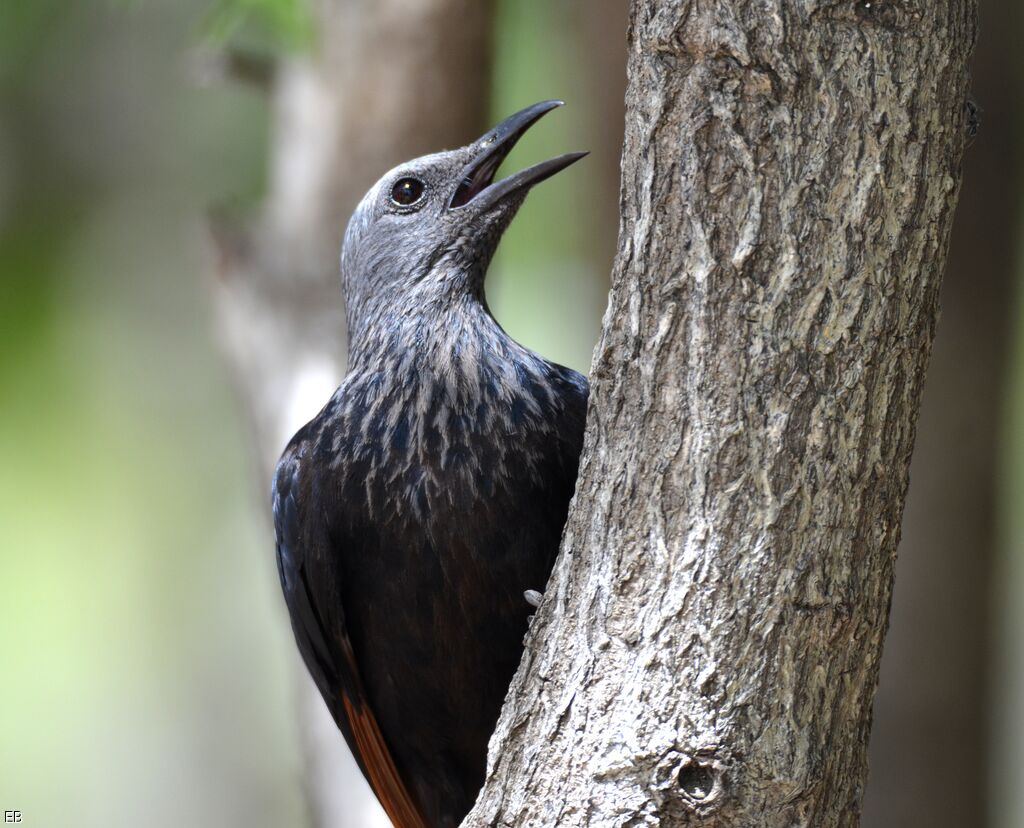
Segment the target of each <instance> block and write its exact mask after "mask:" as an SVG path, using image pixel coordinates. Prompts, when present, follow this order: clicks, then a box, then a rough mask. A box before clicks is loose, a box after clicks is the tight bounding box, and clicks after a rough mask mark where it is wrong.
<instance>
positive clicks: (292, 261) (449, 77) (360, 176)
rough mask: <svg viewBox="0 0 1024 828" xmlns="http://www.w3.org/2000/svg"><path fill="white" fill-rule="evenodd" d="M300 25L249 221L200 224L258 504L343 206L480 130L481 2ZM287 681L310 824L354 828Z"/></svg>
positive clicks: (332, 368)
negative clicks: (304, 39) (208, 245)
mask: <svg viewBox="0 0 1024 828" xmlns="http://www.w3.org/2000/svg"><path fill="white" fill-rule="evenodd" d="M315 15H316V21H315V22H316V27H315V28H316V33H317V43H316V46H315V48H314V49H313V50H312V51H311V52H310V53H309V54H306V55H300V56H294V57H290V58H288V59H286V60H283V61H282V63H281V65H279V66H277V67H274V69H273V71H261V72H259V73H258V76H259V82H260V83H261V84H264V83H266V84H269V85H270V94H271V96H272V97H271V100H272V131H273V143H272V147H271V171H270V180H269V192H268V194H267V198H266V201H265V203H264V205H263V207H262V209H261V211H260V215H259V216H258V217H257V218H256V220H255V221H253V222H252V223H250V224H248V225H246V226H244V227H240V226H238V225H236V224H231V223H226V222H224V221H217V222H216V226H215V235H216V239H217V242H218V252H219V261H218V267H217V276H218V278H217V280H216V282H215V293H216V298H217V309H218V322H219V328H220V332H221V333H222V335H223V338H224V341H225V344H226V346H227V350H228V353H229V355H230V356H231V358H232V361H233V364H234V365H235V367H236V369H237V371H236V375H237V380H238V383H237V384H238V388H239V392H240V394H241V397H242V399H243V402H244V410H245V412H246V414H247V415H248V416H249V417H250V420H251V426H252V431H253V434H254V449H255V452H256V455H257V457H258V463H259V469H260V472H261V475H260V479H261V480H262V481H263V483H262V485H261V486H260V496H261V498H263V499H264V502H265V498H266V497H267V496H268V495H267V493H268V492H269V485H270V484H269V480H270V474H271V471H272V469H273V465H274V463H275V462H276V460H277V457H278V456H279V454H280V452H281V450H282V449H283V448H284V445H285V443H286V441H287V440H288V438H289V437H290V436H291V435H292V433H293V432H294V431H295V430H296V429H297V428H298V427H299V426H300V425H302V423H304V422H305V421H306V420H308V419H309V418H310V417H311V416H313V415H314V414H315V413H316V411H317V410H318V409H319V408H320V406H321V405H323V403H324V402H325V401H326V400H327V399H328V397H329V396H330V395H331V393H332V392H333V391H334V389H335V388H336V387H337V384H338V381H339V380H340V377H341V375H342V373H343V359H344V341H343V336H344V315H343V311H342V303H341V294H340V282H339V277H338V252H339V250H340V247H341V237H342V234H343V232H344V229H345V222H346V220H347V218H348V216H349V214H350V213H351V211H352V208H353V207H354V206H355V204H356V203H357V201H358V199H359V198H360V197H361V196H362V195H363V193H364V192H365V191H366V190H367V188H368V187H369V186H370V185H371V184H372V183H373V182H374V181H375V180H376V179H377V178H378V177H379V176H380V175H381V174H382V173H383V172H384V171H385V170H387V169H389V168H390V167H392V166H393V165H395V164H397V163H400V162H402V161H405V160H407V159H409V158H413V157H415V156H417V155H422V154H424V153H427V152H433V151H436V150H438V149H441V148H443V147H454V146H459V145H461V144H463V143H465V142H466V141H469V140H472V139H473V138H474V137H476V136H477V135H479V133H480V132H481V131H482V130H483V129H485V128H486V123H485V122H486V114H487V95H488V92H489V70H490V65H491V61H490V37H491V18H492V9H491V3H490V2H480V0H419V2H416V3H407V2H403V0H320V2H317V3H316V4H315ZM266 555H267V561H268V565H270V564H269V562H270V560H271V556H272V548H271V545H270V542H269V541H268V546H267V549H266ZM282 610H283V607H282ZM282 616H283V612H282ZM282 623H284V622H282ZM296 655H297V654H296ZM296 674H297V675H300V676H301V678H300V679H299V680H300V681H301V685H302V688H303V690H302V700H301V711H302V719H303V726H304V727H303V741H304V746H305V753H306V757H307V767H306V772H305V773H304V779H305V782H306V785H307V788H308V791H309V801H310V806H311V811H312V816H313V821H314V822H315V823H316V824H318V825H324V826H328V825H329V826H331V828H340V826H346V825H349V826H358V828H365V826H366V825H367V824H368V821H369V820H371V819H374V817H372V816H368V814H373V813H378V814H380V813H381V812H379V810H378V809H377V806H376V804H375V803H374V802H372V795H371V794H370V793H369V789H368V788H367V787H366V786H365V784H364V783H363V782H362V779H361V776H360V774H359V772H358V770H357V769H356V766H355V763H354V762H353V761H352V759H351V757H350V756H349V755H348V751H347V750H346V748H345V746H344V742H343V740H342V739H341V737H340V735H339V734H338V731H337V728H336V727H335V725H334V723H333V722H332V721H331V719H330V716H329V715H328V713H327V711H326V709H325V707H324V704H323V701H322V700H321V699H320V696H319V694H318V693H317V692H316V690H315V688H314V687H313V684H312V682H311V681H310V680H309V677H308V676H307V675H306V673H305V670H304V669H303V668H302V667H301V665H300V664H299V661H298V658H296ZM379 818H380V819H382V817H379Z"/></svg>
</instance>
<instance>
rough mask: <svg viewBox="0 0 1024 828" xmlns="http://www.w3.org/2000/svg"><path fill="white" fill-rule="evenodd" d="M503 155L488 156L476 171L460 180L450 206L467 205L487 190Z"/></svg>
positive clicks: (503, 157)
mask: <svg viewBox="0 0 1024 828" xmlns="http://www.w3.org/2000/svg"><path fill="white" fill-rule="evenodd" d="M509 149H511V147H509ZM505 155H506V153H497V154H495V155H492V156H490V157H489V158H487V159H486V160H485V161H484V162H483V164H481V165H480V166H479V167H478V168H477V169H475V170H473V171H472V172H471V173H470V174H469V175H467V176H466V177H465V178H464V179H462V183H461V184H459V186H458V188H457V189H456V190H455V195H454V196H453V197H452V203H451V206H452V207H461V206H463V205H464V204H469V202H471V201H472V200H473V199H474V198H476V196H478V195H479V194H480V193H481V192H483V191H484V190H485V189H487V187H489V186H490V185H491V183H492V182H493V181H494V174H495V173H496V172H498V167H500V166H501V162H502V161H503V160H504V159H505Z"/></svg>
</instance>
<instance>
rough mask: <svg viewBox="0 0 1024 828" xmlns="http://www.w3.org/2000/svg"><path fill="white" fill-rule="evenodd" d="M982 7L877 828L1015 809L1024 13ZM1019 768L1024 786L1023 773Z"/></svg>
mask: <svg viewBox="0 0 1024 828" xmlns="http://www.w3.org/2000/svg"><path fill="white" fill-rule="evenodd" d="M980 7H981V17H982V20H983V21H984V25H983V26H982V27H981V30H980V32H979V39H978V52H977V58H976V59H975V61H974V64H973V69H972V73H971V74H972V87H973V90H972V94H973V95H974V97H975V98H976V100H977V101H978V105H979V106H980V107H981V108H982V110H983V111H982V114H981V120H982V124H981V128H980V132H979V133H978V136H977V137H976V138H975V139H973V141H972V142H971V143H972V146H971V148H970V150H969V151H968V153H967V158H966V160H965V163H964V187H963V192H962V193H961V196H960V207H959V209H958V213H957V220H956V225H955V227H954V228H953V237H952V241H951V243H950V254H949V266H948V268H947V271H946V277H945V279H944V280H943V284H942V316H941V318H940V319H939V325H938V332H937V335H936V339H935V350H934V353H933V356H932V364H931V366H930V368H929V370H928V382H927V384H926V387H925V392H924V400H923V402H922V406H921V423H920V427H919V429H918V435H917V444H916V447H915V449H914V460H913V462H912V463H911V466H910V475H911V479H912V480H913V485H912V486H911V487H910V493H909V495H908V498H907V508H906V513H905V515H904V519H903V540H902V541H901V542H900V554H899V561H898V562H897V564H896V590H895V593H894V595H893V606H892V625H891V631H890V633H889V636H888V638H887V639H886V643H885V656H884V657H883V659H882V668H881V679H880V682H879V689H878V697H877V699H876V700H875V725H874V729H873V732H872V734H871V755H870V765H871V783H870V784H869V785H868V790H867V796H866V799H865V803H864V820H863V824H864V825H865V826H873V828H888V826H892V825H927V826H928V828H962V826H982V825H990V824H992V823H991V822H990V821H989V818H988V816H987V815H991V816H992V817H995V816H996V815H997V814H999V813H1000V810H1001V809H1000V806H999V804H998V797H997V796H996V795H995V793H996V787H995V786H994V785H993V782H992V779H993V776H994V775H995V774H994V773H993V771H994V772H996V773H998V772H999V769H1000V763H999V762H993V763H992V764H991V765H990V764H989V763H988V761H987V758H988V744H987V743H988V741H989V739H990V738H991V737H992V736H994V735H995V736H997V739H998V735H997V734H1002V733H1005V732H1006V729H1005V728H1004V727H1002V726H1000V725H997V726H996V728H992V727H991V725H992V724H994V723H996V722H1001V721H1004V720H1003V719H1001V718H1000V717H999V714H998V713H994V712H993V701H994V699H993V694H992V692H991V690H992V689H993V688H992V686H991V685H990V683H989V680H990V678H991V677H993V676H995V675H997V671H996V670H995V669H993V668H992V667H991V666H990V665H991V661H992V657H993V655H994V653H993V648H992V646H991V644H990V642H991V640H992V632H993V630H994V625H993V618H992V617H991V613H992V606H993V592H992V587H993V580H992V579H993V567H994V566H995V564H996V559H997V554H996V550H997V545H998V543H997V538H996V529H995V525H996V494H997V477H998V465H999V463H1000V462H1001V461H1002V460H1003V459H1005V457H1006V445H1005V441H1003V442H1002V443H1001V441H1000V439H999V438H1000V436H1002V435H1001V432H1002V419H1003V415H1004V413H1005V406H1004V403H1005V400H1004V399H1003V396H1004V389H1005V388H1006V387H1007V382H1006V380H1007V374H1006V372H1007V368H1008V366H1007V361H1008V360H1007V357H1008V354H1010V353H1011V348H1012V340H1011V337H1010V330H1011V324H1010V323H1011V319H1012V313H1013V309H1014V303H1013V302H1012V301H1009V300H1010V298H1011V297H1013V295H1014V285H1015V283H1016V281H1017V279H1018V273H1017V261H1016V253H1017V248H1018V236H1019V228H1020V223H1019V221H1020V218H1019V216H1020V205H1019V201H1020V199H1019V193H1018V191H1017V190H1015V188H1013V187H1008V186H1007V182H1008V181H1010V182H1015V181H1020V180H1021V179H1020V174H1021V168H1022V161H1024V158H1021V157H1020V151H1019V148H1020V147H1021V146H1022V143H1021V142H1022V138H1024V135H1022V134H1021V124H1020V123H1019V122H1018V118H1017V117H1016V113H1015V112H1014V110H1013V105H1014V102H1017V101H1021V100H1024V77H1022V76H1021V72H1020V70H1019V69H1018V59H1017V55H1016V53H1015V49H1014V45H1015V44H1016V43H1018V42H1019V38H1020V35H1021V32H1022V28H1021V24H1022V23H1024V13H1022V9H1021V6H1020V4H1018V3H1005V2H1002V0H981V3H980ZM1011 590H1012V587H1011ZM999 685H1000V683H998V682H997V686H999ZM1002 686H1005V684H1002ZM1005 767H1006V768H1007V773H1008V774H1009V777H1010V779H1012V780H1013V781H1012V783H1011V789H1019V780H1020V768H1019V766H1016V765H1005ZM950 779H955V780H956V784H955V785H950V784H949V780H950ZM1005 818H1006V817H1004V819H1005ZM1004 824H1006V825H1016V824H1024V822H1022V821H1021V820H1020V819H1018V820H1017V821H1016V822H1014V821H1013V820H1012V818H1011V819H1010V821H1009V822H1006V823H1004Z"/></svg>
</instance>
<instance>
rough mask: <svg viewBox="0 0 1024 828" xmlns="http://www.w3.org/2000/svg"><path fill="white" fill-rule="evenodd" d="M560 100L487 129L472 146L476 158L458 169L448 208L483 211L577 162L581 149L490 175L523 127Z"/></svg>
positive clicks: (535, 105) (529, 107)
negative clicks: (498, 175)
mask: <svg viewBox="0 0 1024 828" xmlns="http://www.w3.org/2000/svg"><path fill="white" fill-rule="evenodd" d="M562 103H563V102H562V101H541V102H540V103H537V104H534V105H533V106H528V107H527V108H526V109H523V110H521V111H519V112H517V113H516V114H515V115H512V116H510V117H508V118H506V119H505V120H504V121H502V122H501V123H500V124H498V125H497V126H496V127H494V129H492V130H490V131H489V132H488V133H487V134H486V135H484V137H483V138H481V139H480V140H479V141H477V142H476V143H475V144H474V145H473V147H474V148H475V149H476V150H477V155H476V157H475V158H474V159H473V160H472V161H470V162H469V164H467V165H466V167H465V168H464V169H463V170H462V175H461V178H460V183H459V186H458V187H456V188H455V194H454V195H453V196H452V200H451V203H450V204H449V205H448V208H449V209H451V210H457V209H459V208H461V207H465V206H467V205H469V204H472V205H473V206H474V207H475V208H477V209H478V210H479V211H481V212H483V211H485V210H487V209H489V208H490V207H493V206H494V205H495V204H497V203H498V202H499V201H500V200H501V199H503V198H504V197H505V196H507V195H510V194H512V193H516V192H525V191H526V190H529V189H530V188H531V187H532V186H533V185H534V184H539V183H540V182H541V181H543V180H544V179H546V178H550V177H551V176H553V175H554V174H555V173H557V172H561V171H562V170H564V169H565V168H566V167H568V166H569V165H570V164H573V163H575V162H577V161H579V160H580V159H581V158H582V157H583V156H584V155H587V153H585V152H570V153H567V154H566V155H560V156H558V157H557V158H552V159H550V160H548V161H542V162H541V163H539V164H534V166H532V167H528V168H527V169H525V170H521V171H519V172H517V173H514V174H513V175H510V176H509V177H508V178H503V179H501V181H499V182H497V183H494V175H495V173H497V172H498V167H500V166H501V162H502V161H504V160H505V157H506V156H507V155H508V154H509V152H511V151H512V147H514V146H515V145H516V142H517V141H518V140H519V139H520V138H522V137H523V135H524V133H525V132H526V130H528V129H529V128H530V127H531V126H533V125H534V124H535V123H537V121H539V120H540V118H541V116H543V115H545V114H547V113H548V112H550V111H551V110H552V109H557V108H558V107H560V106H562Z"/></svg>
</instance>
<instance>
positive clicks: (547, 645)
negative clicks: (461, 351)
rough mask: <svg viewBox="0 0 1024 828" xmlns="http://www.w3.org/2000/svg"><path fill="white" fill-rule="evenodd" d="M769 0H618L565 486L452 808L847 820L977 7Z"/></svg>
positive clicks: (658, 821) (616, 817) (584, 817)
mask: <svg viewBox="0 0 1024 828" xmlns="http://www.w3.org/2000/svg"><path fill="white" fill-rule="evenodd" d="M771 8H772V9H773V10H774V11H768V10H767V7H766V6H765V4H764V3H762V2H756V1H755V0H720V2H717V3H706V4H694V3H690V2H685V0H634V2H633V5H632V12H631V27H630V52H629V91H628V95H627V115H626V140H625V146H624V152H623V176H622V182H623V190H622V200H621V207H622V222H621V225H620V238H619V251H618V257H617V260H616V267H615V272H614V274H613V279H612V292H611V297H610V303H609V310H608V313H607V315H606V320H605V329H604V332H603V335H602V341H601V342H600V343H599V345H598V350H597V355H596V357H595V362H594V369H593V376H592V380H593V383H594V384H593V390H592V397H591V410H590V417H589V422H588V430H587V441H586V448H585V451H584V457H583V461H582V465H581V472H580V479H579V482H578V486H577V495H576V498H575V500H574V502H573V506H572V508H571V510H570V516H569V521H568V525H567V528H566V534H565V537H564V541H563V550H562V554H561V555H560V557H559V561H558V563H557V565H556V568H555V573H554V575H553V576H552V580H551V582H550V583H549V584H548V587H547V591H546V595H545V601H544V603H543V604H542V605H541V608H540V610H539V612H538V614H537V617H536V620H535V621H534V624H533V627H532V628H531V632H530V635H529V638H528V642H527V651H526V655H525V657H524V661H523V665H522V666H521V668H520V670H519V672H518V673H517V675H516V679H515V681H514V682H513V686H512V689H511V691H510V695H509V699H508V701H507V704H506V707H505V710H504V711H503V715H502V718H501V721H500V722H499V725H498V729H497V731H496V734H495V738H494V740H493V741H492V744H491V748H490V756H489V765H490V768H489V774H488V781H487V784H486V785H485V788H484V790H483V792H482V794H481V797H480V799H479V800H478V802H477V805H476V806H475V808H474V810H473V812H472V813H471V814H470V815H469V817H468V818H467V820H466V822H465V823H464V824H465V825H467V826H473V828H477V827H479V828H483V826H495V825H498V824H500V825H502V826H514V828H523V827H525V826H535V827H536V828H541V826H543V828H548V826H554V825H557V826H577V825H578V826H584V825H585V826H621V825H641V824H643V825H684V824H691V823H692V822H696V821H699V822H700V824H701V825H704V826H707V828H712V827H713V826H736V825H742V826H744V828H753V827H754V826H773V827H774V826H779V828H782V826H786V828H789V826H793V825H804V826H813V827H814V828H828V826H854V825H856V824H857V823H858V821H859V819H858V818H859V811H860V805H861V799H862V793H863V785H864V777H865V773H866V770H867V767H866V753H867V740H868V734H869V730H870V727H869V725H870V719H871V702H872V699H873V696H874V690H875V682H876V679H877V676H878V666H879V659H880V654H881V643H882V637H883V634H884V630H885V626H886V621H887V614H888V604H889V598H890V595H891V588H892V574H893V567H894V563H895V550H896V544H897V539H898V535H899V522H900V516H901V512H902V509H903V502H904V497H905V493H906V486H907V473H908V467H909V462H910V454H911V449H912V445H913V437H914V432H915V424H916V419H917V412H918V406H919V402H920V393H921V389H922V385H923V377H924V372H925V368H926V366H927V362H928V357H929V352H930V346H931V339H932V332H933V330H934V325H935V318H936V314H937V301H938V288H939V284H940V281H941V274H942V270H943V268H944V264H945V253H946V247H947V242H948V238H949V230H950V227H951V224H952V213H953V207H954V205H955V203H956V197H957V191H958V185H959V176H960V161H961V156H962V151H963V145H964V140H965V131H966V127H967V119H966V117H965V102H966V92H967V86H968V83H967V74H968V73H967V61H968V59H969V56H970V53H971V50H972V47H973V40H974V35H975V18H974V11H975V3H973V2H964V0H933V2H931V3H928V4H925V3H919V4H916V3H912V4H899V5H896V4H888V3H877V2H875V3H848V4H837V3H835V2H814V0H812V1H811V2H805V3H803V4H785V3H782V4H776V5H772V6H771ZM911 32H912V34H913V36H912V37H909V36H907V35H909V34H910V33H911ZM950 784H955V779H954V780H950ZM915 824H917V823H916V821H915Z"/></svg>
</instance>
